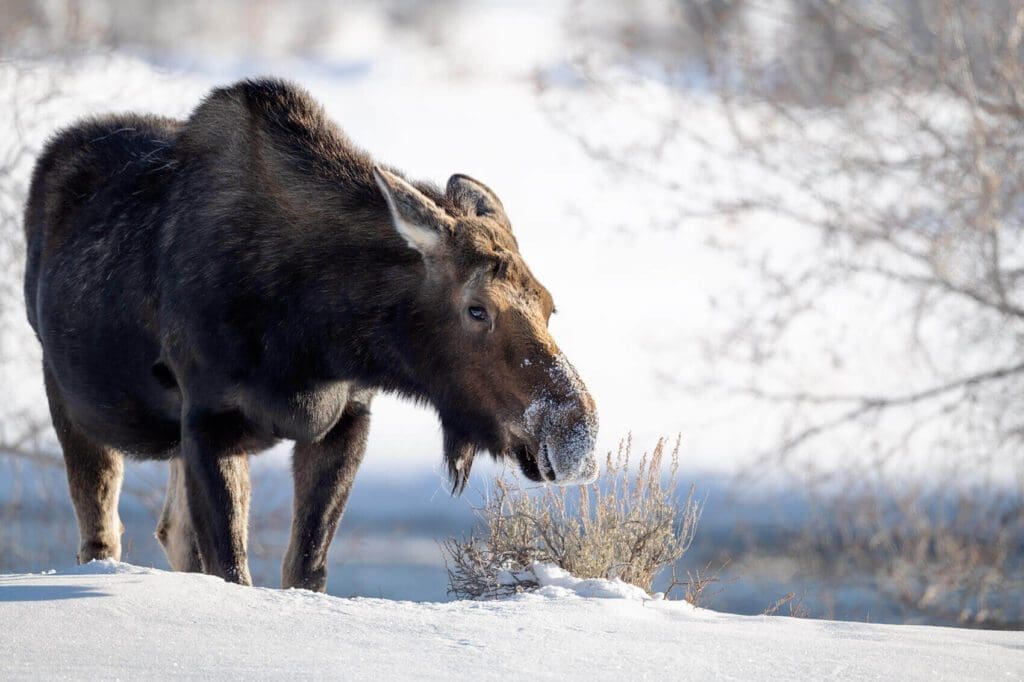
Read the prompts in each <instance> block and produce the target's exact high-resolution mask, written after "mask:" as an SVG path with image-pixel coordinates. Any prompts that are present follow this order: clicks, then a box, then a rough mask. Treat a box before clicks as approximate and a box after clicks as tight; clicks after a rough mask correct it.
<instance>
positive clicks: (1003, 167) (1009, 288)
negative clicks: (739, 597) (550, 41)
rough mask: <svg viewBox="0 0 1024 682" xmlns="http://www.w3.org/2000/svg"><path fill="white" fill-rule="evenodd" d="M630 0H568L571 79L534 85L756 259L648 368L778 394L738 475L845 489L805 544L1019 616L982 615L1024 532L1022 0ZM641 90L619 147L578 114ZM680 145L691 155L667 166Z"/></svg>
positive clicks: (602, 151) (680, 211)
mask: <svg viewBox="0 0 1024 682" xmlns="http://www.w3.org/2000/svg"><path fill="white" fill-rule="evenodd" d="M631 5H632V6H635V7H637V8H640V9H639V10H633V9H631V10H630V11H628V12H622V13H618V14H616V13H610V14H609V13H605V14H604V15H601V14H597V15H594V14H592V13H588V12H586V11H584V10H585V8H587V7H592V5H590V4H588V3H585V2H581V3H578V7H576V8H575V9H574V17H576V18H575V19H574V21H573V22H572V27H571V29H570V30H571V31H572V32H573V33H574V34H575V35H576V37H577V40H578V41H579V43H578V44H579V45H580V50H579V56H578V58H577V59H576V60H575V62H574V64H575V66H576V68H577V69H578V70H579V71H580V73H581V75H582V78H581V80H580V82H581V83H584V84H586V86H587V87H586V88H585V96H582V97H581V96H580V95H579V93H577V92H573V93H570V94H568V95H566V94H564V93H560V92H559V91H558V88H557V87H556V86H552V87H548V88H545V89H543V97H544V101H545V102H546V103H547V105H548V106H549V110H550V111H551V113H552V116H553V117H554V119H555V120H556V121H560V122H562V123H563V124H564V125H565V127H566V130H567V131H569V132H570V133H571V134H572V135H574V136H576V137H577V138H578V139H579V141H580V142H581V144H582V145H583V147H584V148H585V149H586V150H588V151H589V152H590V153H591V154H592V155H593V156H594V157H595V158H597V159H600V160H602V161H603V162H604V163H606V164H608V166H609V167H610V168H611V169H614V172H615V173H616V174H620V175H621V174H623V173H625V174H628V175H630V176H631V177H634V178H638V179H641V180H643V181H645V182H647V183H649V184H651V185H656V186H660V188H661V189H662V190H664V192H663V194H661V195H660V196H662V197H663V198H664V201H665V202H667V203H669V204H672V202H676V203H675V205H674V211H673V212H672V215H671V217H670V218H669V219H668V221H667V222H668V224H670V225H672V226H678V225H680V224H682V223H683V222H685V221H687V220H691V219H698V220H704V219H707V218H708V217H713V218H715V219H716V222H715V228H716V232H715V233H714V234H710V235H709V236H708V238H707V243H708V244H710V245H712V246H714V247H716V248H720V249H722V250H723V251H725V252H726V253H728V254H730V255H731V256H732V257H734V259H735V262H736V263H737V264H738V266H739V268H738V271H739V272H742V273H744V275H747V274H751V273H752V274H754V275H756V277H755V278H753V279H752V281H753V282H756V283H755V284H752V285H751V286H742V287H737V288H736V290H735V291H731V292H730V291H718V292H715V293H714V294H713V299H712V300H711V301H710V303H711V306H712V307H713V309H714V310H715V311H716V313H717V318H718V320H719V321H720V323H721V327H720V328H717V329H709V330H708V335H707V338H706V339H705V340H704V347H703V350H704V353H705V357H706V359H707V360H708V363H707V367H708V369H707V374H706V375H704V376H696V377H695V376H694V375H693V371H694V368H693V366H692V365H688V366H686V367H685V368H680V369H679V371H678V372H675V371H671V370H668V371H665V372H664V373H663V378H664V379H665V380H666V381H667V383H668V384H670V385H673V386H676V387H678V388H680V389H682V390H688V391H700V392H701V395H702V396H703V397H704V399H709V398H710V396H713V395H719V396H721V397H723V398H725V399H727V400H729V401H733V402H735V403H736V404H738V405H742V406H744V407H743V409H746V410H749V409H752V408H757V409H758V410H761V411H762V412H761V413H762V414H767V415H770V419H768V420H767V421H769V422H770V423H771V424H773V425H775V426H773V427H772V429H773V430H772V431H771V432H770V433H769V434H768V436H769V437H768V438H766V439H765V442H766V447H765V448H764V450H763V451H762V452H761V453H760V454H761V458H760V461H759V466H757V467H755V468H754V471H755V472H756V475H758V476H759V475H760V474H762V473H764V472H765V471H766V470H768V469H770V470H772V471H773V472H779V471H783V470H787V471H789V472H791V473H793V474H794V475H795V476H796V477H797V480H798V481H799V483H798V484H797V485H805V486H809V487H810V488H811V490H812V492H813V493H814V494H815V495H820V499H821V503H822V505H823V506H822V507H821V509H823V510H825V511H831V510H836V509H837V507H836V505H838V506H840V507H843V508H844V509H846V511H843V512H842V513H838V512H837V515H836V518H835V522H836V523H839V524H844V527H843V528H842V529H841V530H840V531H838V532H837V533H834V537H833V538H832V542H830V543H824V544H822V545H821V546H822V547H823V548H824V547H826V546H827V551H828V552H829V553H831V555H832V556H833V557H834V560H835V561H836V562H838V563H844V562H845V563H846V564H847V565H850V564H854V565H858V566H860V567H861V568H865V567H870V569H871V571H872V573H874V574H876V575H877V577H878V579H879V582H880V584H884V585H888V586H889V587H888V588H886V589H889V590H891V594H892V595H893V597H894V598H896V599H899V600H900V601H901V602H902V603H905V604H907V605H908V617H913V618H920V617H933V618H935V619H939V620H942V619H945V618H947V617H950V616H952V617H953V618H954V619H956V620H958V621H960V622H964V623H981V622H985V620H986V619H989V622H991V621H992V619H993V618H996V619H997V620H1003V621H1006V620H1007V619H1008V618H1009V620H1010V621H1012V620H1013V619H1014V618H1015V617H1014V616H1012V615H1008V614H1005V613H1004V614H1002V615H1000V616H998V618H997V617H996V616H995V615H994V614H995V613H996V606H995V605H996V604H997V603H999V602H1001V600H1002V603H1005V597H1006V595H1014V594H1015V595H1016V597H1017V598H1018V599H1017V601H1019V597H1020V596H1021V585H1020V583H1019V580H1018V579H1010V578H1009V577H1008V575H1007V567H1008V566H1012V565H1013V564H1014V562H1017V563H1018V564H1019V563H1020V562H1021V560H1022V557H1021V549H1020V548H1021V546H1022V544H1024V536H1022V531H1021V526H1022V525H1024V505H1021V504H1020V501H1019V500H1020V497H1021V495H1022V494H1024V493H1022V491H1024V485H1022V483H1021V481H1022V468H1024V461H1022V460H1021V458H1020V452H1021V447H1022V446H1024V422H1022V420H1021V414H1022V413H1024V410H1022V408H1024V402H1022V401H1024V398H1022V396H1024V362H1022V360H1021V358H1022V357H1024V230H1022V229H1021V225H1022V224H1024V182H1022V180H1021V174H1020V172H1019V159H1020V158H1021V153H1022V151H1024V127H1022V126H1021V120H1022V118H1024V1H1021V0H1000V1H999V2H986V1H983V0H967V1H963V2H953V1H952V0H942V1H940V2H929V1H925V0H900V1H898V2H875V1H873V0H855V1H852V2H833V1H831V0H789V1H787V2H782V3H758V2H752V1H750V0H680V1H679V2H678V3H675V4H674V5H672V6H671V8H670V10H669V11H667V12H666V11H661V12H656V11H653V10H652V9H651V8H652V7H654V6H655V5H657V3H651V2H645V1H644V0H637V1H636V2H634V3H632V4H631ZM592 16H597V17H599V19H600V20H596V21H588V20H587V17H592ZM609 36H615V37H617V38H618V40H615V41H608V40H607V38H608V37H609ZM645 87H648V89H644V88H645ZM652 89H653V90H654V91H656V92H658V93H661V94H662V95H664V96H665V97H666V98H667V101H668V104H666V105H664V106H660V107H657V108H654V109H652V111H651V112H650V116H649V117H647V118H645V119H644V121H642V123H649V124H650V126H651V127H652V128H653V130H652V131H649V132H648V133H646V134H643V135H641V134H639V133H638V134H637V135H635V136H634V137H633V138H631V139H629V140H628V144H619V143H617V142H616V141H615V140H614V139H608V138H607V137H598V136H595V135H593V134H590V133H589V132H588V128H587V127H586V126H583V125H580V124H579V121H581V120H583V117H582V116H581V112H580V110H579V109H578V108H574V107H577V106H585V107H586V108H587V111H588V112H589V113H588V114H587V117H588V118H593V117H594V116H597V115H600V114H601V112H603V111H605V110H609V111H618V110H620V109H624V108H625V107H623V106H621V104H622V102H623V101H626V102H628V101H632V100H631V99H630V98H631V97H632V98H636V97H643V96H646V95H647V93H649V92H650V91H652ZM638 93H639V94H638ZM574 102H576V104H574ZM709 121H710V123H709ZM631 125H632V126H634V127H635V125H634V124H633V122H630V123H621V122H620V124H619V128H618V129H620V130H622V129H629V128H630V126H631ZM607 127H608V126H604V128H605V129H607ZM682 154H700V155H702V158H703V159H704V161H703V163H704V164H705V165H704V166H703V167H704V168H705V169H706V171H707V172H706V173H705V174H703V175H702V176H701V177H700V178H699V179H697V180H695V179H692V178H689V179H688V178H685V177H681V176H680V175H679V173H678V172H675V169H676V167H677V166H679V165H681V164H680V163H679V160H680V158H681V155H682ZM720 218H724V219H725V220H719V219H720ZM725 228H728V229H725ZM915 477H916V478H918V479H924V480H929V481H930V482H931V485H930V486H928V487H920V488H917V489H914V490H912V491H910V492H908V491H907V489H906V487H905V486H903V485H902V484H900V483H897V482H896V481H903V480H907V479H913V478H915ZM864 486H869V487H871V486H873V487H872V492H871V493H870V494H868V495H864V496H860V497H857V498H856V502H855V503H853V504H850V502H851V500H852V499H853V498H851V497H849V496H848V495H845V496H844V495H840V498H839V500H840V501H839V502H836V501H835V500H836V498H835V497H834V496H833V495H832V494H834V493H836V492H844V491H846V492H848V491H850V490H857V491H861V492H862V491H863V490H864ZM1014 486H1016V487H1014ZM936 490H947V491H955V492H951V493H949V494H950V495H953V496H954V499H953V500H950V499H949V498H948V497H943V495H936V494H935V492H934V491H936ZM1004 491H1007V492H1004ZM826 493H829V494H828V495H826ZM975 526H983V527H984V532H976V531H977V528H976V529H975V530H974V531H970V532H968V531H967V529H968V528H974V527H975ZM1014 591H1015V592H1014ZM997 595H1002V596H997ZM950 611H952V612H950ZM1017 618H1019V616H1017Z"/></svg>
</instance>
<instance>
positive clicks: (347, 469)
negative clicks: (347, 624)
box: [281, 390, 372, 592]
mask: <svg viewBox="0 0 1024 682" xmlns="http://www.w3.org/2000/svg"><path fill="white" fill-rule="evenodd" d="M371 397H372V392H370V391H367V390H362V391H356V392H354V393H353V394H352V396H351V397H350V398H349V402H348V404H347V405H346V406H345V412H344V413H343V414H342V417H341V420H339V422H338V423H337V424H336V425H335V426H334V428H333V429H331V431H330V433H328V434H327V436H326V437H325V438H324V439H323V440H322V441H320V442H318V443H296V445H295V451H294V454H293V455H292V473H293V477H294V482H295V502H294V512H293V516H292V532H291V539H290V540H289V542H288V551H287V552H286V553H285V558H284V566H283V567H282V572H281V573H282V575H281V586H282V587H285V588H288V587H301V588H304V589H307V590H313V591H315V592H323V591H324V590H325V589H326V587H327V552H328V550H329V549H330V547H331V540H332V539H334V532H335V531H336V530H337V529H338V523H339V522H340V521H341V514H342V512H343V511H344V510H345V503H346V502H348V495H349V492H350V491H351V490H352V482H353V480H354V479H355V475H356V469H358V468H359V463H360V462H362V460H363V453H365V452H366V437H367V434H368V433H369V431H370V409H369V408H370V399H371Z"/></svg>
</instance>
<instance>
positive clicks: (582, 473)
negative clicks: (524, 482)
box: [524, 355, 598, 485]
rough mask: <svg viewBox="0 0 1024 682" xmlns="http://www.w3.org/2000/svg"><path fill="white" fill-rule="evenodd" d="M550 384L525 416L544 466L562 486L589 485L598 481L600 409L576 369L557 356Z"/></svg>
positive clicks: (550, 369)
mask: <svg viewBox="0 0 1024 682" xmlns="http://www.w3.org/2000/svg"><path fill="white" fill-rule="evenodd" d="M548 375H549V378H550V380H551V384H550V385H549V386H548V387H546V390H545V391H543V395H541V396H540V397H539V398H538V399H537V400H535V401H534V402H533V404H531V405H530V407H529V408H527V410H526V413H525V414H524V417H525V418H526V423H527V426H528V428H529V429H530V431H531V432H532V433H533V434H535V436H536V437H537V440H538V442H539V443H540V448H539V452H538V457H539V458H540V460H541V462H539V465H540V466H541V467H545V466H546V467H547V468H548V469H549V470H550V472H551V474H552V477H553V479H554V481H553V482H554V483H557V484H559V485H572V484H582V483H590V482H591V481H593V480H594V479H595V478H597V473H598V466H597V458H596V457H595V455H594V448H595V447H596V445H597V429H598V419H597V409H596V406H595V404H594V399H593V398H592V397H591V396H590V393H589V392H588V391H587V389H586V386H584V384H583V381H582V379H580V376H579V374H578V373H577V372H576V369H575V368H574V367H573V366H572V365H571V364H570V363H569V361H568V360H566V359H565V356H563V355H558V356H556V357H555V358H553V361H552V363H551V365H550V367H549V368H548Z"/></svg>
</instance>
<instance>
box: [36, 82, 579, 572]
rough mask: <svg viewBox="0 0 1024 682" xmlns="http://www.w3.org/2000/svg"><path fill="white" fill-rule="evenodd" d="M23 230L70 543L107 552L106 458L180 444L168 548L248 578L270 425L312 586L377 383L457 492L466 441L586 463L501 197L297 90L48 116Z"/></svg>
mask: <svg viewBox="0 0 1024 682" xmlns="http://www.w3.org/2000/svg"><path fill="white" fill-rule="evenodd" d="M25 229H26V236H27V240H28V264H27V270H26V280H25V296H26V305H27V308H28V317H29V321H30V322H31V324H32V326H33V328H34V329H35V330H36V333H37V335H38V336H39V338H40V341H41V343H42V345H43V354H44V370H45V373H46V376H47V395H48V397H49V400H50V405H51V411H52V412H53V415H54V424H55V426H56V428H57V430H58V434H59V435H60V438H61V444H62V446H63V448H64V456H65V461H66V462H67V464H68V475H69V482H70V486H71V490H72V498H73V500H74V502H75V508H76V512H77V514H78V518H79V526H80V530H81V534H82V547H81V549H80V554H79V558H80V559H81V560H83V561H85V560H88V559H91V558H99V557H104V556H113V557H117V556H119V552H120V548H119V534H120V530H119V522H117V521H116V517H117V514H116V501H117V495H116V490H117V489H118V487H119V482H120V466H121V464H120V462H121V457H122V453H123V454H129V455H132V456H137V457H145V458H164V459H172V461H173V465H172V467H173V473H172V479H171V482H170V484H169V487H168V501H167V504H165V510H164V514H163V515H162V518H161V522H160V526H159V529H158V536H159V537H160V539H161V541H162V542H163V543H164V546H165V548H167V549H168V555H169V557H171V561H172V564H173V565H174V567H175V568H178V569H181V570H196V569H198V568H200V567H201V568H202V569H203V570H205V571H207V572H210V573H214V574H217V575H221V576H223V577H225V578H227V579H231V580H236V581H238V582H242V583H247V582H249V577H248V568H247V565H246V559H245V552H246V528H247V513H248V497H249V488H248V469H247V460H246V457H247V455H248V454H251V453H254V452H257V451H259V450H262V449H264V448H266V447H267V446H269V445H271V444H273V443H274V442H276V441H277V440H279V439H282V438H284V439H291V440H294V441H295V442H296V448H295V456H294V479H295V494H296V497H295V517H294V522H293V530H292V539H291V543H290V546H289V549H288V552H287V555H286V559H285V566H284V584H285V585H286V586H303V587H310V588H313V589H323V587H324V584H325V580H326V572H325V562H326V553H327V548H328V546H329V544H330V541H331V538H332V537H333V534H334V531H335V529H336V527H337V524H338V522H339V520H340V518H341V513H342V511H343V509H344V505H345V501H346V499H347V497H348V493H349V490H350V489H351V485H352V480H353V477H354V475H355V471H356V469H357V467H358V464H359V462H360V460H361V459H362V456H363V453H364V450H365V444H366V433H367V431H368V428H369V406H370V402H371V400H372V396H373V394H374V393H375V392H376V391H379V390H384V391H391V392H397V393H399V394H401V395H404V396H407V397H409V398H412V399H414V400H418V401H422V402H425V403H428V404H430V405H432V406H433V407H435V408H436V409H437V411H438V413H439V415H440V418H441V422H442V425H443V428H444V434H445V455H446V458H447V461H448V465H449V470H450V472H451V474H452V480H453V484H454V487H455V489H461V487H462V486H463V485H464V484H465V481H466V477H467V475H468V472H469V468H470V465H471V463H472V458H473V455H474V454H475V453H476V452H477V451H478V450H481V449H485V450H488V451H490V452H491V453H492V454H494V455H496V456H507V457H512V458H515V459H516V460H517V461H518V462H519V464H520V466H521V467H522V469H523V471H524V473H525V474H526V475H527V476H529V477H531V478H534V479H537V480H543V479H546V480H558V481H560V482H565V481H570V480H575V479H576V478H578V477H579V476H584V475H585V476H589V475H590V469H589V468H588V467H580V466H578V464H579V461H582V460H581V458H583V457H584V456H585V455H586V451H588V450H589V449H590V448H592V446H593V437H594V434H595V432H596V416H595V413H594V406H593V401H592V400H591V399H590V396H589V395H588V394H587V393H586V390H585V389H584V388H583V386H582V383H580V382H579V379H578V377H577V376H576V374H575V371H574V370H572V368H571V366H570V365H568V363H567V362H566V361H565V360H564V358H563V357H562V356H561V354H560V353H559V351H558V349H557V347H556V346H555V344H554V342H553V340H552V339H551V337H550V335H549V334H548V332H547V321H548V317H549V316H550V314H551V312H552V309H553V303H552V300H551V296H550V294H549V293H548V292H547V290H546V289H544V287H543V286H541V285H540V284H539V283H538V282H537V280H536V279H535V278H534V277H533V275H532V274H531V273H530V271H529V269H528V268H527V267H526V264H525V263H524V262H523V260H522V258H521V256H520V255H519V251H518V246H517V244H516V241H515V238H514V237H513V236H512V232H511V228H510V226H509V222H508V218H507V216H506V215H505V211H504V208H503V207H502V206H501V203H500V201H499V200H498V199H497V197H496V196H495V195H494V193H493V192H492V191H491V190H490V189H489V188H487V187H486V186H484V185H482V184H481V183H479V182H477V181H475V180H473V179H471V178H468V177H466V176H462V175H455V176H452V178H451V179H450V180H449V182H448V186H447V187H446V189H445V190H444V191H442V190H440V189H438V188H436V187H434V186H432V185H429V184H424V183H414V184H411V183H409V182H408V181H406V180H405V179H404V178H403V177H402V176H401V175H400V174H398V173H397V172H396V171H393V170H387V169H384V168H380V167H379V166H376V165H375V164H374V162H373V161H372V160H371V159H370V158H369V156H367V155H366V154H365V153H364V152H363V151H361V150H359V149H358V148H356V147H355V146H354V145H352V144H351V142H349V140H348V139H347V138H346V137H345V136H344V135H343V134H342V133H341V132H340V131H339V130H338V129H337V128H336V127H335V126H334V124H333V123H331V122H330V121H329V120H328V119H327V118H326V117H325V116H324V114H323V111H322V109H321V108H320V107H319V105H317V104H316V103H315V102H313V101H312V100H311V99H310V98H309V96H308V95H307V94H306V93H304V92H303V91H301V90H299V89H297V88H295V87H294V86H291V85H289V84H286V83H282V82H279V81H267V80H264V81H245V82H242V83H239V84H237V85H235V86H233V87H230V88H225V89H220V90H215V91H214V92H213V93H212V94H211V95H210V96H209V97H208V98H207V99H206V100H205V101H204V102H203V103H202V104H201V105H200V106H199V107H198V108H197V109H196V111H195V112H194V113H193V114H192V116H191V117H190V118H189V119H188V120H187V121H183V122H178V121H172V120H168V119H161V118H154V117H146V116H118V117H110V118H105V119H98V120H93V121H87V122H83V123H81V124H78V125H76V126H74V127H72V128H70V129H68V130H65V131H63V132H62V133H60V134H59V135H57V136H56V137H55V138H54V139H53V140H52V141H51V142H50V144H49V145H48V146H47V148H46V150H45V151H44V153H43V155H42V156H41V157H40V159H39V161H38V163H37V166H36V170H35V173H34V176H33V182H32V187H31V190H30V195H29V201H28V205H27V207H26V213H25ZM584 469H586V471H584ZM581 472H583V473H581ZM111 491H113V492H111Z"/></svg>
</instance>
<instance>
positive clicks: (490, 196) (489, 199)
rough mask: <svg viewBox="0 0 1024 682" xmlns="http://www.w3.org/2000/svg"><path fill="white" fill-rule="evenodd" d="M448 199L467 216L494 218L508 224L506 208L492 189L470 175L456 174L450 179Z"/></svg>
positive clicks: (447, 191)
mask: <svg viewBox="0 0 1024 682" xmlns="http://www.w3.org/2000/svg"><path fill="white" fill-rule="evenodd" d="M446 193H447V194H448V198H449V199H451V200H452V201H453V202H455V205H456V206H458V207H459V208H461V209H462V211H463V212H464V213H465V214H466V215H476V216H493V217H495V218H497V219H498V220H501V221H502V222H504V223H506V224H507V223H508V218H507V217H506V216H505V207H504V206H502V205H501V200H500V199H498V195H496V194H495V193H494V192H493V191H491V188H490V187H488V186H487V185H485V184H484V183H482V182H480V181H479V180H474V179H473V178H471V177H469V176H468V175H460V174H456V175H453V176H451V177H450V178H448V188H447V190H446Z"/></svg>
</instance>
